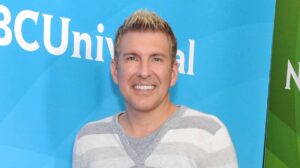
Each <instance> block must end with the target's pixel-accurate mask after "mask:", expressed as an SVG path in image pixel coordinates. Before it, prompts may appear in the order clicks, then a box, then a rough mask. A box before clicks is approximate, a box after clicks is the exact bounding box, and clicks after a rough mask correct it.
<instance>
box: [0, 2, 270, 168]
mask: <svg viewBox="0 0 300 168" xmlns="http://www.w3.org/2000/svg"><path fill="white" fill-rule="evenodd" d="M274 3H275V2H274V0H251V1H243V0H242V1H241V0H217V1H211V0H193V1H171V0H166V1H158V0H155V1H131V0H122V1H120V0H110V1H99V0H97V1H96V0H86V1H78V0H75V1H74V0H73V1H71V0H65V1H59V0H51V1H16V0H14V1H13V0H1V2H0V135H1V138H0V166H1V167H9V168H19V167H26V168H27V167H28V168H54V167H55V168H67V167H71V151H72V145H73V140H74V137H75V134H76V133H77V131H78V130H79V129H80V127H82V126H83V125H84V124H85V123H86V122H88V121H91V120H96V119H101V118H103V117H106V116H109V115H112V114H114V113H115V112H118V111H120V110H122V109H123V107H124V105H123V104H122V98H121V97H120V93H119V91H118V89H117V87H116V86H115V85H114V84H113V82H112V80H111V77H110V72H109V64H110V61H111V57H112V54H111V49H112V44H111V42H112V40H113V38H114V33H115V31H116V29H117V28H118V26H119V25H120V24H121V23H122V22H123V20H124V19H125V18H126V17H127V16H128V15H130V14H131V13H132V12H133V11H135V10H136V9H139V8H147V9H149V10H154V11H156V12H157V13H158V14H159V15H161V16H162V17H163V18H165V19H166V20H167V21H168V22H169V23H170V25H171V26H172V27H173V30H174V32H175V34H176V36H177V39H178V43H179V46H178V49H179V50H178V57H177V58H178V61H180V62H181V66H180V72H181V73H180V75H179V81H178V83H177V84H176V86H175V87H173V88H172V89H171V97H172V100H173V101H174V102H175V103H176V104H184V105H187V106H190V107H193V108H195V109H198V110H201V111H204V112H208V113H211V114H215V115H217V116H218V117H219V118H220V119H221V120H222V121H223V122H224V123H225V124H226V125H227V127H228V130H229V132H230V134H231V136H232V140H233V143H234V145H235V147H236V151H237V154H238V159H239V165H240V167H241V168H257V167H261V165H262V159H263V145H264V133H265V123H266V108H267V107H266V106H267V92H268V81H269V68H270V58H271V46H272V32H273V20H274V6H275V5H274ZM79 34H80V35H82V36H81V37H82V38H84V39H85V40H86V41H84V40H82V41H81V43H79V41H80V40H79V38H78V37H77V36H78V35H79ZM79 44H80V45H79ZM86 51H91V53H90V54H89V52H87V53H86Z"/></svg>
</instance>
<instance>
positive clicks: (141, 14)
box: [114, 10, 177, 63]
mask: <svg viewBox="0 0 300 168" xmlns="http://www.w3.org/2000/svg"><path fill="white" fill-rule="evenodd" d="M147 31H150V32H162V33H164V34H166V35H167V37H168V39H169V42H170V47H171V57H172V63H173V62H174V61H175V59H176V52H177V41H176V37H175V35H174V33H173V31H172V29H171V27H170V26H169V24H168V23H167V22H166V21H165V20H164V19H162V18H161V17H160V16H158V15H157V14H155V13H154V12H150V11H147V10H138V11H136V12H134V13H133V14H132V15H131V16H129V17H128V18H127V19H126V20H125V21H124V23H123V24H122V25H121V26H120V27H119V29H118V31H117V33H116V37H115V41H114V58H115V60H118V58H119V55H120V41H121V39H122V36H123V35H124V34H126V33H127V32H147Z"/></svg>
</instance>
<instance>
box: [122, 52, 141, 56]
mask: <svg viewBox="0 0 300 168" xmlns="http://www.w3.org/2000/svg"><path fill="white" fill-rule="evenodd" d="M128 55H134V56H137V55H138V54H137V53H135V52H128V53H123V54H121V56H128Z"/></svg>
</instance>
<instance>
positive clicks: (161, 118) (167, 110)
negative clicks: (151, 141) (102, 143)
mask: <svg viewBox="0 0 300 168" xmlns="http://www.w3.org/2000/svg"><path fill="white" fill-rule="evenodd" d="M176 109H177V107H176V106H175V105H174V104H172V103H171V102H170V103H167V104H163V105H161V106H158V107H157V108H155V109H153V110H151V111H149V112H138V111H133V110H132V111H130V110H129V111H126V113H124V114H123V115H121V116H120V117H119V122H120V124H121V126H122V127H123V129H124V131H125V133H126V134H127V135H129V136H132V137H136V138H141V137H145V136H147V135H149V134H151V133H153V132H154V131H155V130H157V129H158V128H159V127H160V126H161V125H162V124H163V123H164V122H165V121H166V120H167V119H168V118H169V117H170V116H171V115H172V114H173V113H174V112H175V111H176Z"/></svg>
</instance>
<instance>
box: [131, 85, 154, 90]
mask: <svg viewBox="0 0 300 168" xmlns="http://www.w3.org/2000/svg"><path fill="white" fill-rule="evenodd" d="M133 87H134V88H135V89H137V90H153V89H154V88H155V85H134V86H133Z"/></svg>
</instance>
